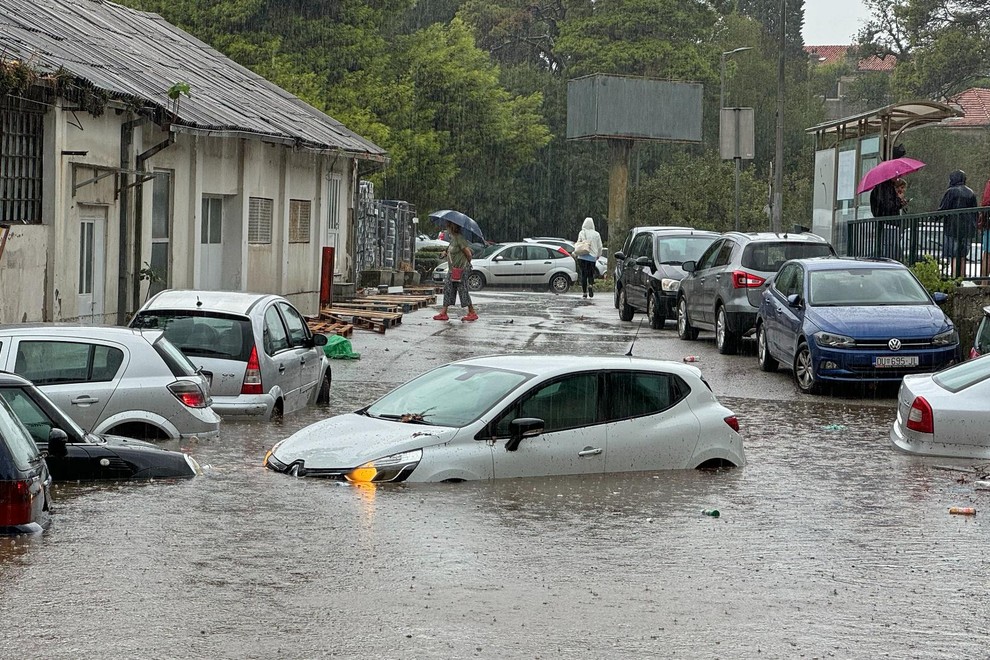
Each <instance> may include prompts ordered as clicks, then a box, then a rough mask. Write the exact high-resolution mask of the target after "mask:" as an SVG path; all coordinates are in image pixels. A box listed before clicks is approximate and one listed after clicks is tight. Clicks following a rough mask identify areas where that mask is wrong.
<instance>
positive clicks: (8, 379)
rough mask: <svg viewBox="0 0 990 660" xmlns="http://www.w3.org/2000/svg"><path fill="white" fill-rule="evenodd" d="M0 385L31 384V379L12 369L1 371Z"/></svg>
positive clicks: (19, 385) (20, 385)
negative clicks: (13, 371) (11, 370)
mask: <svg viewBox="0 0 990 660" xmlns="http://www.w3.org/2000/svg"><path fill="white" fill-rule="evenodd" d="M0 385H16V386H18V387H23V386H30V385H31V381H29V380H28V379H27V378H24V377H23V376H18V375H17V374H15V373H12V372H10V371H0Z"/></svg>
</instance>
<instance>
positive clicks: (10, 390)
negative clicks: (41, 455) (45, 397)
mask: <svg viewBox="0 0 990 660" xmlns="http://www.w3.org/2000/svg"><path fill="white" fill-rule="evenodd" d="M0 399H3V400H4V401H6V402H7V405H9V406H10V409H11V410H13V411H14V413H15V414H16V415H17V419H19V420H21V424H23V425H24V427H25V428H26V429H27V430H28V433H30V434H31V437H32V438H33V439H34V441H35V443H40V444H41V445H42V446H45V445H47V444H48V436H49V435H50V434H51V431H52V420H51V418H50V417H48V414H47V413H45V411H44V410H42V409H41V408H40V407H39V406H38V404H37V403H35V402H34V399H32V398H31V397H30V396H28V394H27V392H25V391H24V390H22V389H21V388H19V387H2V388H0ZM63 430H65V429H63ZM71 430H72V429H69V431H71Z"/></svg>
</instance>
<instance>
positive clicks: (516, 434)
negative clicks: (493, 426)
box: [505, 417, 544, 451]
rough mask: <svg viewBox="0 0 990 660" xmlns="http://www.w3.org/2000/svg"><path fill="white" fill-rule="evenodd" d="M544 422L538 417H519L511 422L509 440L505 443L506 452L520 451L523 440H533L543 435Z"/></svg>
mask: <svg viewBox="0 0 990 660" xmlns="http://www.w3.org/2000/svg"><path fill="white" fill-rule="evenodd" d="M543 427H544V422H543V420H542V419H538V418H536V417H519V418H517V419H514V420H512V421H511V422H509V439H508V440H507V441H506V442H505V451H515V450H517V449H519V443H520V442H522V439H523V438H532V437H535V436H538V435H540V434H541V433H543Z"/></svg>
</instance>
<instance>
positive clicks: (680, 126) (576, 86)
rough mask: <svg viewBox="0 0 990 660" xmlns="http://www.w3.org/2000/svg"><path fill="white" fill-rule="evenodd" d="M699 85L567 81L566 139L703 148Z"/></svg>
mask: <svg viewBox="0 0 990 660" xmlns="http://www.w3.org/2000/svg"><path fill="white" fill-rule="evenodd" d="M703 91H704V89H703V86H702V85H701V83H689V82H676V81H671V80H656V79H653V78H641V77H635V76H611V75H604V74H593V75H590V76H583V77H581V78H574V79H572V80H569V81H567V139H569V140H595V139H605V138H626V139H631V140H663V141H667V142H701V107H702V93H703Z"/></svg>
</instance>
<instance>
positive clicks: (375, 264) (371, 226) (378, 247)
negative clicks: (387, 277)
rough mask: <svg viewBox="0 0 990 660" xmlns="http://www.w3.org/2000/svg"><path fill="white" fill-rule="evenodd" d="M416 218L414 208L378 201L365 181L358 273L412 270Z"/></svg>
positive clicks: (357, 248) (357, 238)
mask: <svg viewBox="0 0 990 660" xmlns="http://www.w3.org/2000/svg"><path fill="white" fill-rule="evenodd" d="M415 217H416V208H415V207H414V206H413V205H411V204H409V203H408V202H402V201H393V200H381V199H375V198H374V187H373V186H372V185H371V183H370V182H367V181H362V182H361V195H360V199H359V204H358V212H357V217H356V222H355V237H354V249H355V267H356V269H357V272H358V273H360V272H361V271H362V270H402V269H406V268H408V269H412V267H413V257H414V251H415V247H416V224H415V223H414V222H413V218H415ZM356 274H357V273H356Z"/></svg>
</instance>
